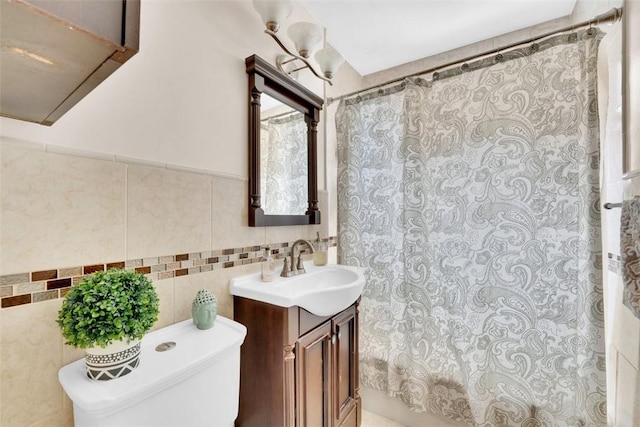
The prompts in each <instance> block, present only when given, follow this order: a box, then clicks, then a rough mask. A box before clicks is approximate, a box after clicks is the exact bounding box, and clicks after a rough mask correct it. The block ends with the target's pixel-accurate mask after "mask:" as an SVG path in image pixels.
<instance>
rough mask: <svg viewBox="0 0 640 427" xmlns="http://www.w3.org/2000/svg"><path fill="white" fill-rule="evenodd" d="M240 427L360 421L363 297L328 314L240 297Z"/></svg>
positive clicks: (327, 426)
mask: <svg viewBox="0 0 640 427" xmlns="http://www.w3.org/2000/svg"><path fill="white" fill-rule="evenodd" d="M234 319H235V320H236V321H238V322H240V323H242V324H244V325H245V326H246V327H247V336H246V338H245V341H244V344H243V345H242V347H241V355H240V409H239V414H238V418H237V420H236V426H239V427H252V426H255V427H280V426H284V427H359V426H360V422H361V418H362V415H361V414H362V412H361V411H362V409H361V403H360V386H359V380H358V379H359V373H358V333H357V332H358V303H357V302H356V303H354V304H353V305H352V306H350V307H349V308H347V309H346V310H344V311H342V312H340V313H338V314H336V315H334V316H329V317H321V316H316V315H314V314H311V313H309V312H308V311H306V310H304V309H302V308H300V307H288V308H285V307H278V306H274V305H271V304H267V303H263V302H260V301H254V300H251V299H247V298H241V297H234Z"/></svg>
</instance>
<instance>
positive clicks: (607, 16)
mask: <svg viewBox="0 0 640 427" xmlns="http://www.w3.org/2000/svg"><path fill="white" fill-rule="evenodd" d="M620 18H622V8H613V9H611V10H610V11H608V12H605V13H603V14H601V15H598V16H596V17H595V18H593V19H589V20H587V21H583V22H580V23H578V24H573V25H569V26H567V27H564V28H560V29H558V30H554V31H551V32H548V33H545V34H542V35H540V36H536V37H531V38H529V39H526V40H522V41H519V42H515V43H511V44H508V45H506V46H502V47H499V48H497V49H491V50H489V51H486V52H483V53H479V54H476V55H471V56H467V57H466V58H463V59H458V60H455V61H452V62H448V63H446V64H443V65H438V66H437V67H432V68H428V69H426V70H422V71H418V72H417V73H412V74H408V75H406V76H403V77H398V78H396V79H393V80H389V81H387V82H384V83H379V84H377V85H374V86H371V87H368V88H365V89H360V90H357V91H354V92H350V93H347V94H345V95H340V96H337V97H330V98H327V104H332V103H333V102H335V101H339V100H342V99H344V98H348V97H350V96H353V95H358V94H360V93H362V92H367V91H369V90H372V89H376V88H380V87H383V86H387V85H390V84H393V83H398V82H401V81H403V80H404V79H406V78H409V77H418V76H422V75H424V74H428V73H431V72H434V71H437V70H441V69H443V68H449V67H452V66H454V65H457V64H464V63H465V62H468V61H471V60H473V59H476V58H480V57H483V56H490V55H492V54H494V53H499V52H502V51H504V50H507V49H511V48H512V47H516V46H520V45H524V44H527V43H532V42H535V41H538V40H541V39H544V38H546V37H549V36H553V35H556V34H560V33H564V32H567V31H573V30H576V29H578V28H583V27H591V26H593V25H600V24H604V23H605V22H609V21H612V22H616V21H618V20H619V19H620Z"/></svg>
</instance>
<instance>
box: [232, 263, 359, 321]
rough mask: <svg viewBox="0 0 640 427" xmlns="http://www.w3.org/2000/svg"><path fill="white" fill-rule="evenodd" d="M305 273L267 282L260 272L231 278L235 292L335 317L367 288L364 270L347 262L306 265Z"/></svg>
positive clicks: (279, 304) (233, 292) (241, 295)
mask: <svg viewBox="0 0 640 427" xmlns="http://www.w3.org/2000/svg"><path fill="white" fill-rule="evenodd" d="M304 268H305V269H306V270H307V272H306V273H305V274H300V275H298V276H293V277H280V276H279V274H280V271H276V279H275V280H274V281H273V282H263V281H262V280H261V279H260V276H261V275H260V273H257V274H252V275H249V276H243V277H238V278H235V279H233V280H231V284H230V286H229V291H230V292H231V294H232V295H236V296H239V297H245V298H250V299H253V300H257V301H262V302H266V303H269V304H273V305H277V306H280V307H293V306H296V305H297V306H299V307H302V308H304V309H305V310H307V311H310V312H311V313H313V314H315V315H317V316H331V315H334V314H336V313H339V312H340V311H342V310H344V309H345V308H347V307H349V306H350V305H351V304H353V303H354V302H355V301H356V300H357V299H358V297H360V295H361V294H362V290H363V289H364V269H363V268H361V267H350V266H346V265H335V264H331V265H326V266H323V267H316V266H315V265H313V262H311V261H309V262H306V263H305V264H304Z"/></svg>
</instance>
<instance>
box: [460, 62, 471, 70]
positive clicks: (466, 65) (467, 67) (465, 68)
mask: <svg viewBox="0 0 640 427" xmlns="http://www.w3.org/2000/svg"><path fill="white" fill-rule="evenodd" d="M460 69H461V70H462V71H468V70H469V64H467V63H466V62H465V63H464V64H462V66H461V67H460Z"/></svg>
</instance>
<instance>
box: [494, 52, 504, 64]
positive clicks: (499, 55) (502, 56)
mask: <svg viewBox="0 0 640 427" xmlns="http://www.w3.org/2000/svg"><path fill="white" fill-rule="evenodd" d="M495 60H496V62H502V61H504V55H503V54H501V53H499V54H497V55H496V58H495Z"/></svg>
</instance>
